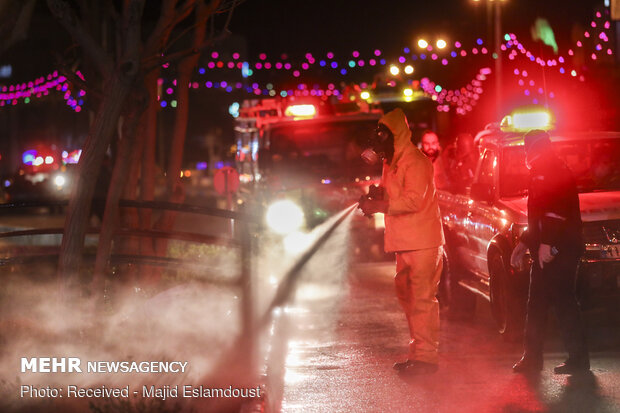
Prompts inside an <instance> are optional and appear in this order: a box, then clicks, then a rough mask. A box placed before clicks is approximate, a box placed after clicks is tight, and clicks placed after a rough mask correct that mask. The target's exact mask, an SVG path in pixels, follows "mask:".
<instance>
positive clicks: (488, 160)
mask: <svg viewBox="0 0 620 413" xmlns="http://www.w3.org/2000/svg"><path fill="white" fill-rule="evenodd" d="M496 166H497V156H496V155H495V152H494V151H492V150H486V151H485V153H484V156H483V157H482V162H481V164H480V174H479V175H478V183H480V184H484V185H490V186H493V185H494V184H495V182H494V179H493V178H494V176H495V167H496Z"/></svg>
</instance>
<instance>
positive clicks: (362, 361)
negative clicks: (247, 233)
mask: <svg viewBox="0 0 620 413" xmlns="http://www.w3.org/2000/svg"><path fill="white" fill-rule="evenodd" d="M392 271H393V268H392V266H376V265H375V266H372V265H371V266H366V267H356V268H354V269H353V270H352V271H350V274H349V280H348V285H349V291H348V292H346V293H345V294H344V295H343V296H342V297H341V298H339V299H338V298H336V297H337V296H335V297H334V299H332V302H329V300H323V302H321V304H320V305H314V306H312V307H308V308H307V311H296V312H294V313H293V314H292V315H291V318H290V325H291V326H293V332H292V337H291V339H290V341H289V345H288V354H287V357H286V362H285V365H284V377H283V388H282V401H281V410H282V411H283V412H419V413H423V412H433V413H435V412H446V413H448V412H450V413H454V412H472V413H473V412H476V413H484V412H539V411H540V412H542V411H545V412H546V411H550V412H563V413H564V412H586V411H587V412H599V411H600V412H620V407H619V406H620V392H619V391H618V386H617V383H618V376H619V373H620V362H619V360H618V353H617V352H615V353H612V354H598V355H595V354H593V372H594V375H593V376H588V377H585V378H570V377H567V376H556V375H553V374H552V372H551V370H552V367H553V366H554V365H556V364H557V363H559V362H561V361H563V357H564V355H563V353H562V352H561V351H560V350H561V346H558V345H557V343H556V341H557V340H552V341H551V342H550V345H549V349H548V351H547V353H546V355H545V369H544V371H543V373H542V374H541V375H540V377H538V378H536V379H529V380H528V379H526V378H525V377H524V376H522V375H517V374H513V373H512V371H511V366H512V363H514V362H515V361H516V360H517V359H518V357H519V356H520V353H521V345H520V343H506V342H504V341H503V339H502V338H501V337H500V336H499V334H497V333H496V332H495V331H494V330H493V321H492V319H491V315H490V313H489V311H488V303H485V302H483V301H482V300H481V301H480V302H479V303H478V304H479V306H478V310H477V316H476V319H475V320H474V321H473V322H471V323H462V322H451V321H447V320H442V327H441V345H440V370H439V372H438V373H436V374H434V375H430V376H420V377H414V378H403V377H400V376H399V375H398V374H396V373H395V372H394V370H393V369H392V364H393V363H394V362H395V361H400V360H402V359H404V358H406V349H407V348H406V344H407V342H408V332H407V328H406V324H405V320H404V316H403V315H402V314H401V310H400V308H399V307H398V303H397V301H396V298H395V296H394V291H393V285H392ZM334 301H337V302H334ZM485 304H486V305H485ZM276 410H277V408H276Z"/></svg>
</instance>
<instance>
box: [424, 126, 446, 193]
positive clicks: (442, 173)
mask: <svg viewBox="0 0 620 413" xmlns="http://www.w3.org/2000/svg"><path fill="white" fill-rule="evenodd" d="M419 148H420V150H421V151H422V153H423V154H424V155H426V156H427V157H428V159H430V160H431V162H432V164H433V178H434V180H435V188H439V189H449V188H450V186H451V183H450V179H449V178H448V174H447V165H446V160H445V157H444V156H441V155H442V151H441V145H440V144H439V137H438V136H437V134H436V133H435V132H433V131H432V130H429V129H427V130H425V131H424V133H423V134H422V139H421V140H420V147H419Z"/></svg>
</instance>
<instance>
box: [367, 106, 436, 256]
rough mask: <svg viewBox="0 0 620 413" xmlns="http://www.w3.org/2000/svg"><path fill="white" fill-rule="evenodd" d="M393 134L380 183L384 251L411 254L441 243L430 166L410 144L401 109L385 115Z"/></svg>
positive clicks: (426, 159) (384, 118)
mask: <svg viewBox="0 0 620 413" xmlns="http://www.w3.org/2000/svg"><path fill="white" fill-rule="evenodd" d="M379 123H383V124H384V125H385V126H387V127H388V128H389V129H390V130H391V131H392V133H393V134H394V158H393V159H392V162H391V163H390V164H388V163H387V162H384V164H383V176H382V178H381V181H382V183H383V186H384V188H385V192H386V194H387V200H388V202H389V207H388V211H387V213H386V214H385V251H386V252H394V251H412V250H420V249H425V248H433V247H439V246H440V245H443V244H444V236H443V229H442V227H441V218H440V215H439V204H438V203H437V194H436V192H435V184H434V183H433V164H432V163H431V161H430V160H429V159H428V158H427V157H426V156H425V155H424V154H423V153H422V152H421V151H420V150H419V149H418V148H416V147H415V146H414V145H413V143H411V130H410V129H409V125H408V123H407V118H406V117H405V114H404V113H403V111H402V110H401V109H398V108H397V109H395V110H393V111H391V112H389V113H387V114H385V115H384V116H383V117H382V118H381V119H380V120H379Z"/></svg>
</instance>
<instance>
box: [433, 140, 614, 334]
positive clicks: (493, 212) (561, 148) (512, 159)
mask: <svg viewBox="0 0 620 413" xmlns="http://www.w3.org/2000/svg"><path fill="white" fill-rule="evenodd" d="M550 135H551V141H552V145H553V147H554V150H555V151H556V152H557V154H558V155H559V156H560V157H561V158H562V159H564V161H565V162H566V163H567V164H568V166H569V168H570V169H571V170H572V172H573V174H574V176H575V179H576V182H577V186H578V190H579V199H580V205H581V215H582V220H583V231H584V239H585V249H586V254H585V255H584V257H583V258H582V259H581V262H580V265H579V273H578V298H579V300H580V302H581V304H582V307H584V308H592V307H611V308H614V309H616V310H617V309H618V303H620V300H619V298H620V132H600V133H594V132H590V133H559V132H554V131H550ZM478 144H479V152H480V158H479V161H478V166H477V170H476V174H475V177H474V179H473V182H472V183H471V187H470V189H469V191H467V192H466V194H457V193H452V192H449V191H446V190H440V191H438V193H439V204H440V209H441V215H442V220H443V226H444V231H445V234H446V261H447V262H448V268H450V273H449V274H448V277H449V282H450V283H451V284H452V286H453V287H454V286H458V288H453V289H452V291H453V295H457V296H458V295H461V298H462V297H463V296H464V294H465V291H469V292H474V293H477V294H480V295H482V296H483V297H484V298H486V299H487V300H488V301H489V302H490V306H491V310H492V313H493V316H494V318H495V320H496V322H497V326H498V330H499V332H500V333H502V334H506V335H512V334H520V333H521V331H522V325H523V320H524V315H525V303H526V299H527V287H528V278H529V266H528V268H527V269H526V270H525V271H521V272H519V271H517V270H516V269H514V268H512V267H511V266H510V255H511V253H512V250H513V248H514V246H515V245H516V243H517V242H518V239H519V236H520V235H521V234H522V233H523V231H524V230H525V229H526V228H527V183H528V170H527V168H526V167H525V162H524V160H525V153H524V149H523V132H522V131H516V130H511V129H510V128H495V129H493V128H491V129H487V130H486V131H485V133H484V134H482V137H481V138H479V139H478ZM530 263H531V261H530ZM465 296H466V295H465Z"/></svg>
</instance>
